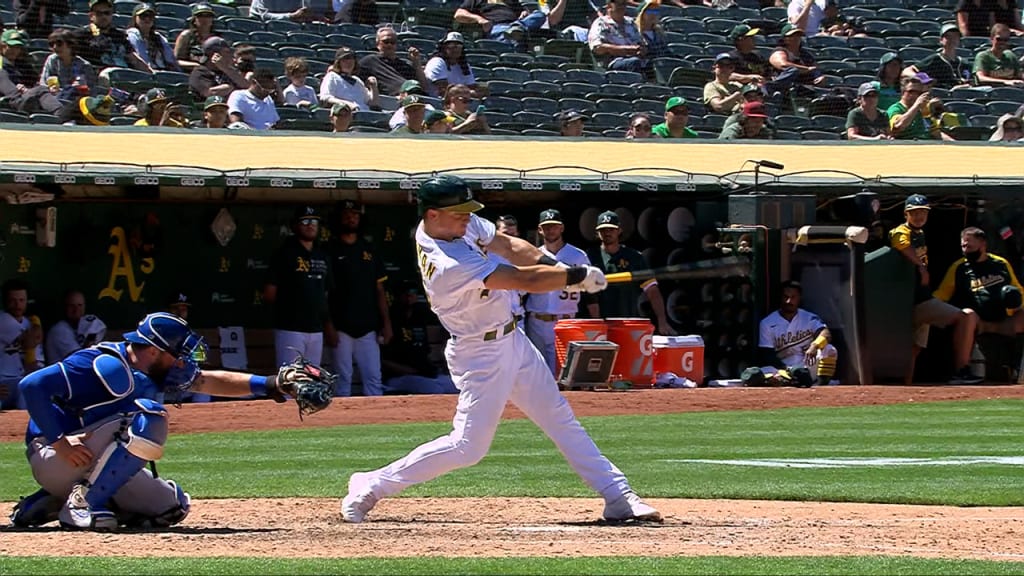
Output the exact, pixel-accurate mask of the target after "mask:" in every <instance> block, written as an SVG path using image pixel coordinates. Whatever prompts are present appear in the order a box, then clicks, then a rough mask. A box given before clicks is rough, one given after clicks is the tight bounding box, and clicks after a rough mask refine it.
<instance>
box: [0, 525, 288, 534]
mask: <svg viewBox="0 0 1024 576" xmlns="http://www.w3.org/2000/svg"><path fill="white" fill-rule="evenodd" d="M287 531H288V529H287V528H230V527H227V526H216V527H202V526H171V527H169V528H159V529H157V528H121V529H120V530H118V531H117V532H113V534H186V535H196V536H199V535H215V534H229V535H230V534H266V533H271V532H287ZM21 532H40V533H48V532H65V533H68V534H73V533H74V532H75V531H74V530H65V529H63V528H61V527H60V526H57V525H52V526H50V525H47V526H35V527H21V526H13V525H12V526H0V534H3V533H21ZM83 532H84V531H83Z"/></svg>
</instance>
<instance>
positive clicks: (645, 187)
mask: <svg viewBox="0 0 1024 576" xmlns="http://www.w3.org/2000/svg"><path fill="white" fill-rule="evenodd" d="M636 189H637V190H640V191H642V192H657V191H658V185H657V184H637V185H636Z"/></svg>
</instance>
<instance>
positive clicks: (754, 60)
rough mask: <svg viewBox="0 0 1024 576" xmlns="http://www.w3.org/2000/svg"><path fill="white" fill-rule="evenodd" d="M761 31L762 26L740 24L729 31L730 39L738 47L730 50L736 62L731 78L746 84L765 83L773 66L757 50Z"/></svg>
mask: <svg viewBox="0 0 1024 576" xmlns="http://www.w3.org/2000/svg"><path fill="white" fill-rule="evenodd" d="M760 32H761V29H760V28H751V27H750V26H747V25H746V24H740V25H738V26H736V27H734V28H733V29H732V31H731V32H730V33H729V39H730V40H732V43H733V46H735V47H736V48H735V49H734V50H732V51H731V52H729V55H730V56H732V59H733V62H735V63H736V69H735V70H733V72H732V78H731V80H733V81H735V82H742V83H744V84H764V81H765V79H767V78H768V77H769V73H770V72H771V66H770V65H769V64H768V60H765V58H764V56H761V54H760V53H759V52H758V51H757V35H758V34H759V33H760Z"/></svg>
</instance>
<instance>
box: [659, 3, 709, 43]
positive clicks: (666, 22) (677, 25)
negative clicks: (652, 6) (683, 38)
mask: <svg viewBox="0 0 1024 576" xmlns="http://www.w3.org/2000/svg"><path fill="white" fill-rule="evenodd" d="M663 7H664V6H663ZM661 26H662V28H664V29H665V30H668V31H671V32H675V33H678V34H686V35H687V36H689V35H690V34H693V33H703V32H704V23H703V22H701V21H700V20H694V19H693V18H685V17H682V18H680V17H663V18H662V19H661Z"/></svg>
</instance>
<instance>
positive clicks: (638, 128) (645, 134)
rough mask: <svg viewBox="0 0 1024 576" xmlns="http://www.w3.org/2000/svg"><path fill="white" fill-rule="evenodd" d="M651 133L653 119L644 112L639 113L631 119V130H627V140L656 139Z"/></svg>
mask: <svg viewBox="0 0 1024 576" xmlns="http://www.w3.org/2000/svg"><path fill="white" fill-rule="evenodd" d="M654 137H655V136H654V133H653V132H651V117H650V116H648V115H647V114H645V113H643V112H637V113H636V114H633V116H631V117H630V119H629V130H626V140H646V139H649V138H654Z"/></svg>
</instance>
